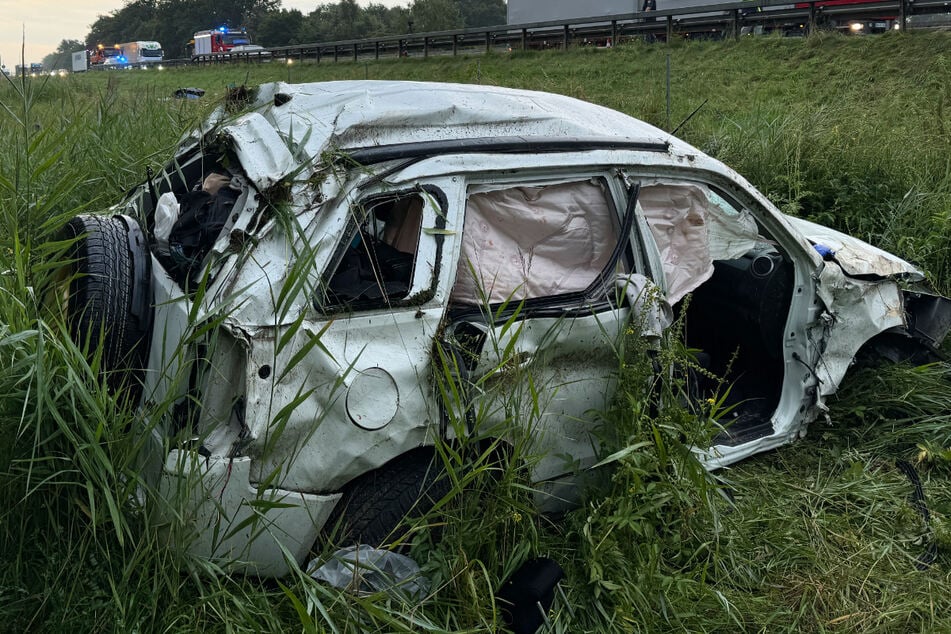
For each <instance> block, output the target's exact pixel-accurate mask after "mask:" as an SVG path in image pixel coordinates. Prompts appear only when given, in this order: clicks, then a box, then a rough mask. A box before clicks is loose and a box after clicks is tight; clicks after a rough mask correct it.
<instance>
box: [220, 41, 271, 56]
mask: <svg viewBox="0 0 951 634" xmlns="http://www.w3.org/2000/svg"><path fill="white" fill-rule="evenodd" d="M229 52H230V53H236V54H239V55H242V56H247V57H270V56H271V51H268V50H265V48H264V47H263V46H258V45H257V44H239V45H238V46H235V47H233V48H232V49H231V50H230V51H229Z"/></svg>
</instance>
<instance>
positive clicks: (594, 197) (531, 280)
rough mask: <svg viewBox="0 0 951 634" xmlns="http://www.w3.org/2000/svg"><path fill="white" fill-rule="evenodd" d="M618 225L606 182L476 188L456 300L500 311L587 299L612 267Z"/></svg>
mask: <svg viewBox="0 0 951 634" xmlns="http://www.w3.org/2000/svg"><path fill="white" fill-rule="evenodd" d="M618 225H619V214H618V212H617V209H616V207H615V205H614V202H613V199H612V198H611V194H610V191H609V189H608V186H607V183H606V182H605V181H604V179H601V178H590V179H585V180H577V181H572V182H564V183H556V184H546V185H522V186H511V187H505V188H499V187H498V186H495V187H491V186H480V187H472V188H470V189H469V196H468V200H467V203H466V218H465V225H464V229H463V239H462V254H461V257H460V259H459V264H458V269H457V272H456V283H455V286H454V287H453V289H452V293H451V295H450V299H451V301H453V302H455V303H459V304H470V305H472V304H480V303H482V302H483V301H488V303H490V304H496V303H500V302H504V301H507V300H508V301H520V300H528V299H534V298H540V297H552V296H558V295H563V294H567V293H574V292H581V291H584V290H586V289H587V288H588V287H589V286H591V284H592V283H594V282H595V280H596V279H597V278H598V276H599V275H601V273H602V271H603V270H604V268H605V267H606V266H607V265H608V263H609V261H610V259H611V256H612V252H613V251H614V248H615V245H616V244H617V241H618Z"/></svg>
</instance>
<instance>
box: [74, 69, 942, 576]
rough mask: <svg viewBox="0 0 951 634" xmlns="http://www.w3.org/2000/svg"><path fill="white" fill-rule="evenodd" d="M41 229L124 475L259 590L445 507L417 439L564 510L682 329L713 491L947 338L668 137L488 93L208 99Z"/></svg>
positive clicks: (350, 84) (881, 254)
mask: <svg viewBox="0 0 951 634" xmlns="http://www.w3.org/2000/svg"><path fill="white" fill-rule="evenodd" d="M67 234H68V237H69V238H70V239H71V240H72V247H71V249H70V253H69V258H68V263H67V264H66V265H64V268H63V280H64V281H63V289H62V291H61V292H60V294H59V296H60V298H61V299H63V300H64V301H63V303H64V304H65V307H66V309H67V311H68V315H69V316H70V324H71V326H70V327H71V334H72V336H73V337H74V338H75V339H76V340H77V341H78V342H80V343H82V344H83V345H84V346H86V347H87V349H89V350H90V354H91V355H94V354H95V355H100V356H97V357H96V359H97V360H98V361H99V366H100V367H101V368H102V373H103V378H104V380H105V381H106V383H107V384H108V386H109V387H110V388H111V389H112V390H114V391H115V393H118V394H122V395H124V396H125V397H126V398H128V399H129V401H130V402H131V403H133V404H137V405H138V406H139V407H140V408H141V411H142V412H143V414H144V416H143V418H144V419H145V420H146V421H147V425H146V426H147V436H148V442H146V443H145V444H144V449H143V459H142V475H143V481H144V482H148V483H149V486H150V487H151V489H152V490H154V491H155V492H156V496H157V497H158V498H159V499H161V500H165V501H167V502H168V505H169V508H174V509H177V510H176V511H175V512H170V513H169V516H170V517H169V520H168V521H169V523H170V524H176V525H177V526H178V529H179V530H182V531H184V534H185V536H186V538H187V539H185V540H184V541H183V543H187V544H189V546H188V547H189V549H191V550H192V552H194V553H196V554H199V555H201V556H206V557H211V558H213V559H214V560H216V561H220V562H222V563H224V564H227V565H228V566H229V567H230V568H232V569H236V570H242V571H247V572H251V573H255V574H260V575H273V576H279V575H282V574H285V573H286V572H287V571H288V569H289V567H290V566H294V565H300V564H302V563H303V562H304V561H305V560H306V559H307V557H308V553H310V552H311V551H312V550H314V549H316V550H318V551H319V550H320V546H319V544H320V543H321V540H325V539H328V535H331V534H332V536H333V539H335V540H337V541H339V542H340V543H343V544H348V543H349V544H358V543H363V544H370V545H372V546H379V545H382V544H387V543H393V542H398V541H399V540H401V539H403V537H401V536H400V531H398V530H396V529H397V528H398V527H399V526H400V522H401V520H402V519H403V518H404V516H406V515H407V514H408V513H411V512H423V511H425V510H426V509H429V508H432V507H433V506H434V505H435V504H437V503H438V501H439V499H440V496H441V495H443V494H444V493H445V491H446V485H445V478H443V477H442V475H443V474H442V469H441V466H440V461H439V459H438V457H437V447H438V446H439V444H440V443H450V444H451V443H458V442H461V441H462V440H464V439H467V438H468V439H473V438H474V439H477V440H478V441H479V442H482V443H487V445H486V446H490V445H491V446H495V447H500V448H504V447H505V446H506V444H508V443H511V442H514V440H513V438H512V437H511V436H512V435H513V430H522V432H523V433H524V436H525V437H527V438H529V439H530V445H531V447H530V452H531V454H532V455H534V456H536V457H537V459H535V460H533V461H532V462H531V464H530V465H527V466H526V471H527V478H528V479H529V480H530V481H531V483H532V486H533V488H534V491H535V498H536V501H537V503H538V505H539V506H540V508H542V509H557V508H562V507H564V506H565V505H569V504H571V503H573V502H574V501H576V500H577V499H578V496H579V493H580V491H579V487H580V484H579V479H580V476H582V475H583V474H584V473H585V472H586V471H588V470H590V469H592V468H593V467H594V466H595V465H597V464H598V462H599V460H601V459H602V458H603V456H602V455H601V454H600V449H599V445H598V437H599V436H598V435H597V434H596V433H595V431H596V430H595V428H596V427H597V425H598V424H599V422H598V421H599V419H598V417H597V416H596V413H597V412H598V411H602V410H604V409H605V408H606V407H608V406H609V404H610V403H611V400H612V398H613V396H614V393H615V390H616V388H617V385H618V380H619V378H618V369H619V360H618V341H619V340H620V339H621V338H622V337H624V336H625V334H626V333H627V334H629V333H630V332H631V330H632V329H634V330H635V331H636V333H637V334H638V335H639V336H641V337H642V338H643V339H644V340H645V341H646V342H647V346H648V347H650V346H655V345H657V344H656V342H657V341H658V340H659V339H660V338H661V337H662V336H663V335H664V333H665V331H666V330H667V329H668V328H669V327H670V325H671V324H672V323H678V324H680V326H679V330H678V332H680V333H681V334H682V337H683V343H684V344H685V348H686V349H688V350H690V351H692V353H691V354H692V355H693V363H692V365H693V366H695V367H696V368H699V369H700V370H701V371H696V372H693V375H692V377H691V386H692V387H691V390H690V396H691V398H694V399H696V400H697V401H700V402H703V401H705V400H708V399H712V398H713V397H714V396H716V398H718V399H720V400H721V402H722V406H723V407H722V411H723V412H724V414H723V416H722V418H720V419H719V420H718V423H719V424H720V427H719V431H718V433H717V434H716V436H715V437H714V438H713V439H712V440H711V442H710V443H709V444H708V445H707V446H697V447H694V451H695V452H696V453H697V455H698V456H700V458H701V460H702V461H703V462H704V463H705V465H706V466H707V467H708V468H709V469H715V468H717V467H721V466H724V465H728V464H731V463H733V462H736V461H738V460H741V459H743V458H746V457H748V456H751V455H753V454H756V453H758V452H762V451H766V450H769V449H772V448H775V447H778V446H781V445H784V444H787V443H790V442H792V441H794V440H796V439H797V438H799V437H801V436H803V435H804V434H805V433H806V432H807V429H808V427H809V425H810V423H812V422H814V421H815V420H816V419H818V418H820V417H822V416H823V414H824V411H825V402H826V400H827V399H828V397H829V396H830V395H832V394H833V393H834V392H835V391H836V389H837V388H838V386H839V384H840V382H841V381H842V379H843V378H844V376H845V374H846V371H847V370H848V368H849V367H850V365H852V364H853V363H854V362H856V360H860V359H863V358H866V357H875V358H881V359H888V360H892V361H901V360H913V361H928V360H930V359H933V358H936V355H938V350H937V348H938V346H939V345H940V343H941V341H942V340H943V338H944V336H945V334H946V332H947V330H948V327H949V325H951V308H949V302H948V300H947V299H945V298H943V297H940V296H938V295H936V294H934V293H933V292H931V291H930V290H929V289H930V287H929V285H928V283H927V281H926V280H925V277H924V275H923V274H922V272H921V271H920V270H918V269H917V268H916V267H915V266H913V265H912V264H910V263H908V262H906V261H904V260H902V259H900V258H899V257H896V256H894V255H891V254H889V253H887V252H885V251H882V250H880V249H877V248H875V247H873V246H871V245H869V244H867V243H864V242H862V241H860V240H857V239H855V238H852V237H850V236H848V235H845V234H843V233H840V232H837V231H834V230H832V229H829V228H826V227H823V226H820V225H817V224H813V223H811V222H808V221H805V220H803V219H799V218H794V217H791V216H788V215H784V214H782V213H780V212H779V211H778V210H777V209H776V207H775V206H774V205H773V204H771V203H770V201H769V200H767V198H765V197H764V196H763V195H762V194H761V193H760V192H758V191H757V190H756V189H755V188H754V187H752V186H751V185H750V183H748V182H747V181H746V180H745V179H744V178H743V177H741V176H740V175H738V174H737V173H735V172H734V171H733V170H731V169H730V168H729V167H727V166H725V165H724V164H722V163H721V162H719V161H717V160H715V159H714V158H712V157H710V156H707V155H705V154H704V153H703V152H701V151H699V150H697V149H696V148H694V147H692V146H690V145H688V144H687V143H685V142H683V141H681V140H679V139H677V138H675V137H673V136H671V135H670V134H667V133H666V132H664V131H662V130H660V129H658V128H655V127H653V126H651V125H648V124H646V123H644V122H642V121H639V120H637V119H634V118H632V117H630V116H628V115H625V114H622V113H620V112H616V111H613V110H609V109H607V108H604V107H601V106H597V105H593V104H590V103H586V102H583V101H579V100H577V99H573V98H569V97H564V96H559V95H554V94H546V93H541V92H532V91H526V90H513V89H505V88H496V87H488V86H476V85H454V84H437V83H416V82H395V81H394V82H390V81H340V82H327V83H312V84H299V85H294V84H285V83H272V84H265V85H261V86H259V87H257V88H254V89H239V90H235V91H232V93H231V94H230V95H229V97H228V98H227V100H226V102H225V103H224V104H223V105H222V106H221V107H220V108H219V109H218V110H217V111H216V112H215V113H214V114H213V115H212V116H211V118H210V119H209V120H208V121H207V122H206V124H205V125H204V126H203V127H202V128H201V129H199V130H195V131H194V132H193V133H192V134H191V135H189V136H187V137H186V138H185V139H183V141H182V143H181V145H180V147H179V150H178V151H177V153H176V155H175V156H174V158H172V159H171V160H170V162H169V163H168V165H167V166H166V167H165V168H164V169H162V170H161V171H160V173H158V174H157V175H155V176H154V177H152V178H150V179H149V180H148V181H147V182H145V183H143V184H142V185H140V186H139V187H137V188H136V189H134V190H133V191H132V192H131V194H130V195H129V196H128V197H127V198H126V199H125V200H124V201H122V202H121V203H119V204H118V205H116V206H115V207H113V208H112V209H111V210H110V211H109V213H108V214H102V215H82V216H77V217H75V218H73V219H72V220H71V221H70V223H69V224H68V226H67ZM724 385H727V386H728V388H729V389H728V390H723V386H724ZM447 386H449V387H447ZM504 453H505V452H504V450H500V454H502V455H503V457H504ZM315 544H317V546H316V547H315Z"/></svg>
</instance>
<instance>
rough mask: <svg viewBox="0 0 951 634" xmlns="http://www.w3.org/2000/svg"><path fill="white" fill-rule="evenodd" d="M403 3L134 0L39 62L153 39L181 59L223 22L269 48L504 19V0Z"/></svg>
mask: <svg viewBox="0 0 951 634" xmlns="http://www.w3.org/2000/svg"><path fill="white" fill-rule="evenodd" d="M407 1H408V4H407V6H401V7H385V6H383V5H382V4H369V5H367V6H365V7H362V6H360V5H358V4H357V2H356V0H339V2H337V3H336V4H322V5H319V6H316V8H315V9H314V10H313V11H311V12H310V13H307V14H305V13H303V12H302V11H299V10H297V9H291V10H287V9H284V8H282V7H281V2H280V0H132V1H130V2H127V3H126V4H125V6H123V7H122V8H121V9H117V10H116V11H113V12H112V13H110V14H108V15H100V16H99V18H98V19H97V20H96V21H95V22H94V23H93V24H92V26H91V28H90V31H89V33H88V34H87V35H86V37H85V41H80V40H63V41H62V42H61V43H60V45H59V47H58V48H57V50H56V51H55V52H54V53H51V54H50V55H47V56H46V58H44V60H43V63H44V66H46V67H47V68H67V67H68V66H69V63H70V53H72V52H73V51H77V50H82V49H83V48H87V49H93V48H95V47H96V46H98V45H99V44H103V45H105V46H111V45H113V44H116V43H119V42H133V41H136V40H157V41H158V42H160V43H161V44H162V48H163V49H164V50H165V57H166V58H178V57H186V56H187V55H189V54H190V45H189V42H190V40H191V39H192V36H193V35H194V33H195V32H197V31H202V30H205V29H214V28H218V27H220V26H229V27H235V28H237V27H246V28H247V29H248V31H249V32H250V33H251V36H252V38H253V40H254V42H255V43H256V44H260V45H261V46H264V47H271V46H287V45H293V44H306V43H311V42H328V41H334V40H349V39H363V38H370V37H378V36H384V35H398V34H402V33H411V32H414V31H416V32H425V31H443V30H451V29H460V28H468V27H479V26H495V25H499V24H505V20H506V7H505V0H411V1H410V0H407ZM315 2H316V0H315Z"/></svg>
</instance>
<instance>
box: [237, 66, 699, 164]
mask: <svg viewBox="0 0 951 634" xmlns="http://www.w3.org/2000/svg"><path fill="white" fill-rule="evenodd" d="M276 95H282V96H281V98H279V99H277V100H275V96H276ZM423 95H425V97H424V98H421V97H422V96H423ZM288 98H289V99H288ZM275 103H280V104H281V105H274V104H275ZM251 107H252V108H255V109H260V111H261V112H262V113H263V114H264V115H265V116H266V117H267V119H268V120H269V121H271V122H272V124H273V125H274V126H275V127H276V128H278V129H279V130H280V131H281V133H282V134H284V135H285V136H286V137H287V138H292V139H293V140H294V141H295V142H296V143H298V144H299V145H298V152H299V154H298V156H299V158H301V160H304V159H307V158H310V159H314V158H317V157H319V156H321V154H322V153H323V152H325V151H328V150H336V149H339V148H358V147H368V146H381V145H392V144H399V143H412V142H418V141H438V140H450V139H467V138H486V137H512V136H522V137H555V138H557V137H572V136H573V137H612V138H617V139H630V140H636V141H646V142H657V143H664V142H670V143H671V148H672V149H674V148H676V149H677V150H679V151H682V152H689V153H691V154H695V153H696V150H694V149H693V148H691V147H690V146H689V145H687V144H686V143H683V142H682V141H679V140H677V139H675V138H674V137H671V136H670V135H668V134H667V133H666V132H664V131H662V130H660V129H658V128H655V127H653V126H651V125H648V124H646V123H644V122H642V121H638V120H637V119H634V118H633V117H629V116H627V115H625V114H622V113H620V112H617V111H615V110H610V109H608V108H604V107H602V106H597V105H595V104H591V103H587V102H584V101H580V100H578V99H573V98H571V97H564V96H561V95H552V94H546V93H540V92H535V91H530V90H512V89H504V88H498V87H494V86H484V85H479V86H477V85H465V84H442V83H434V82H394V81H334V82H321V83H312V84H286V83H283V82H279V83H274V84H266V85H263V86H261V87H259V88H258V93H257V98H256V100H255V102H254V103H253V104H252V105H251Z"/></svg>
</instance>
